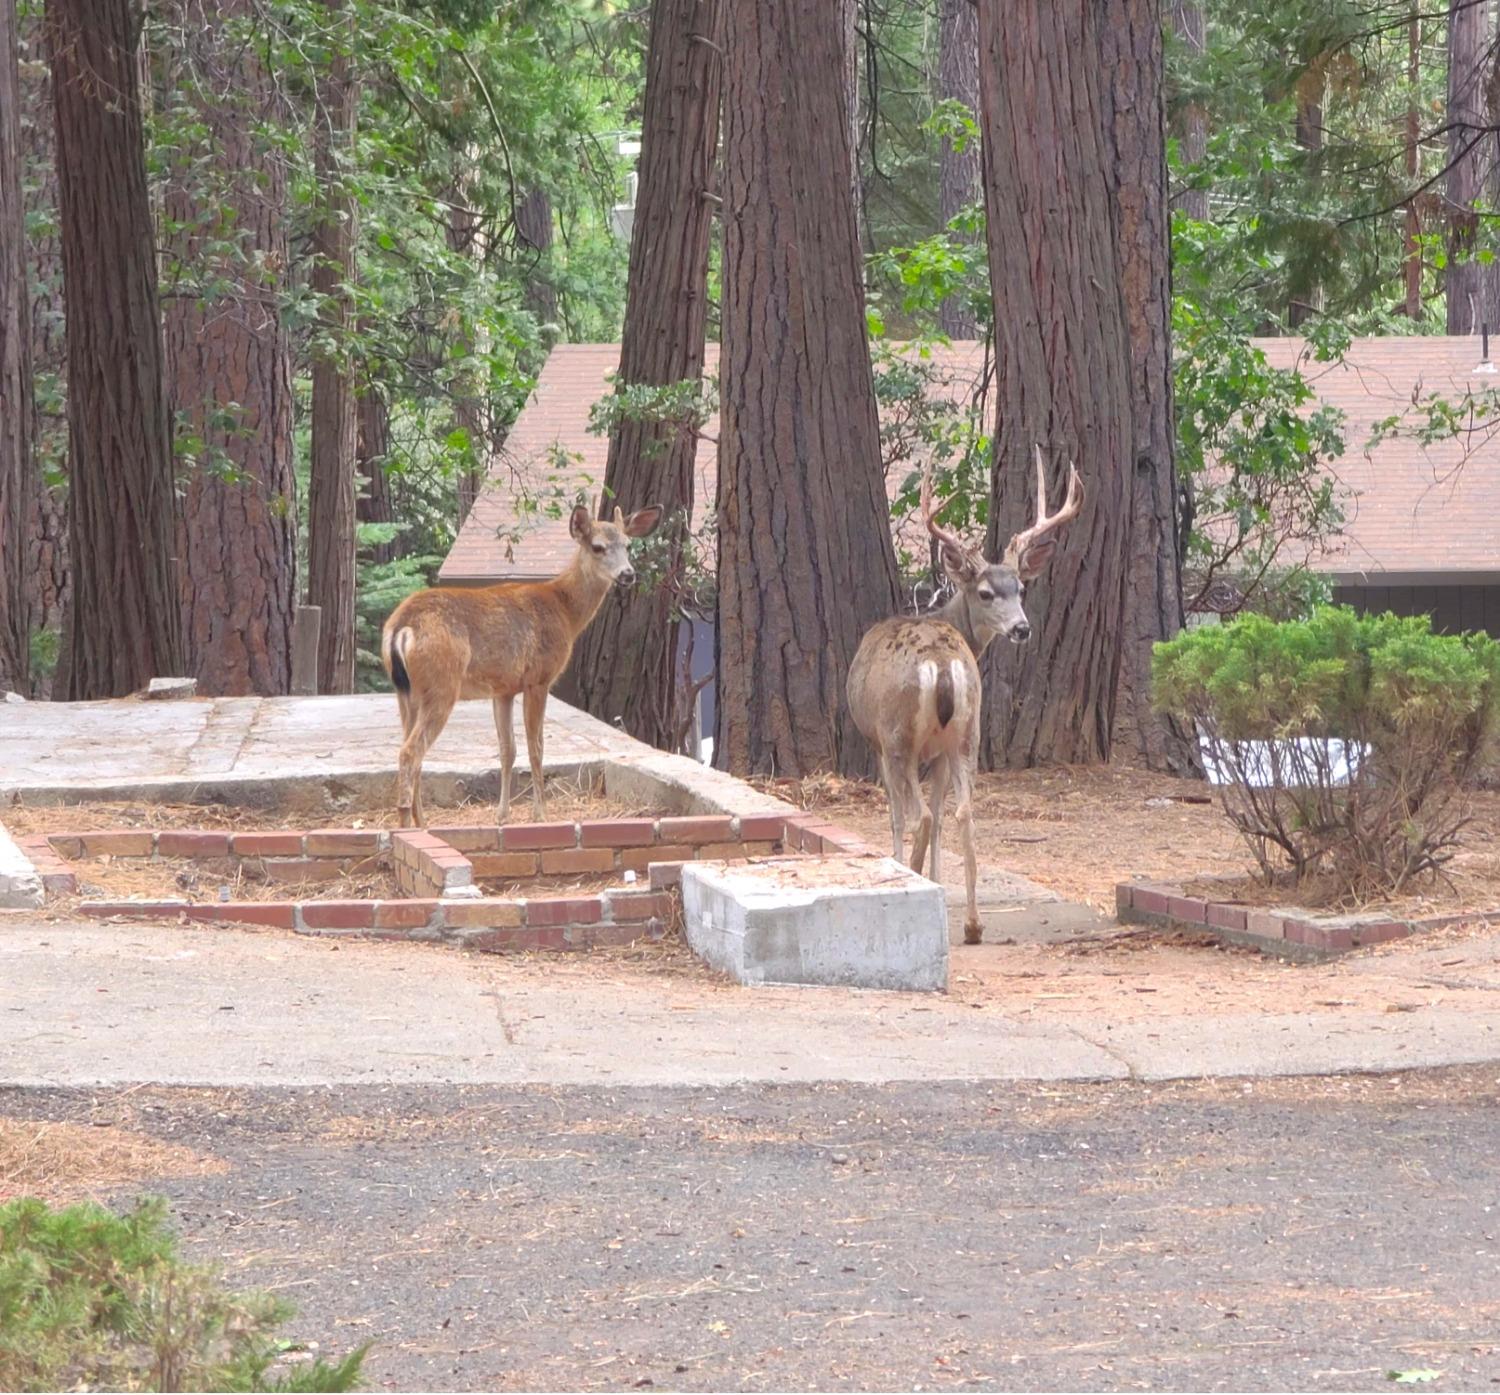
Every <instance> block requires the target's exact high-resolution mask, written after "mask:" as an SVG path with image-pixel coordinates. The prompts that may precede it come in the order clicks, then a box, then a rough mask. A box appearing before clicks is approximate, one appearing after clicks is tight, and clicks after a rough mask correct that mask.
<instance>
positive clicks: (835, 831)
mask: <svg viewBox="0 0 1500 1395" xmlns="http://www.w3.org/2000/svg"><path fill="white" fill-rule="evenodd" d="M822 834H823V851H824V852H828V851H829V845H830V844H831V845H832V848H833V851H835V852H854V851H855V850H856V849H858V848H859V847H860V846H861V845H862V844H863V843H864V841H865V840H864V839H863V838H861V837H860V836H859V834H857V833H851V832H850V831H849V830H848V829H847V828H841V827H839V825H838V824H827V825H825V826H824V828H823V830H822Z"/></svg>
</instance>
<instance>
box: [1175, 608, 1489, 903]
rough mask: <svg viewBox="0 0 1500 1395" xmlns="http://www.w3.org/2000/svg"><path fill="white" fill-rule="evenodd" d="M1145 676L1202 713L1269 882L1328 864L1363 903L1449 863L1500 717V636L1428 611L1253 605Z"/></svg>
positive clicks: (1183, 638) (1229, 799) (1183, 639)
mask: <svg viewBox="0 0 1500 1395" xmlns="http://www.w3.org/2000/svg"><path fill="white" fill-rule="evenodd" d="M1152 674H1153V683H1154V696H1155V701H1156V704H1157V706H1158V707H1159V708H1160V709H1161V710H1162V711H1164V712H1167V713H1170V714H1171V715H1173V716H1175V717H1178V718H1180V719H1183V720H1189V721H1192V722H1194V723H1196V725H1197V728H1198V730H1199V732H1200V733H1201V735H1202V738H1203V742H1204V747H1205V752H1206V754H1207V756H1208V759H1209V761H1210V762H1211V763H1212V765H1213V766H1214V767H1216V769H1217V771H1218V773H1219V778H1220V779H1221V781H1222V782H1223V783H1222V784H1221V786H1220V790H1221V794H1222V797H1223V802H1224V811H1225V813H1226V814H1227V815H1228V816H1229V818H1230V820H1231V821H1232V822H1233V824H1234V825H1235V827H1236V828H1237V829H1238V830H1239V831H1240V833H1241V834H1243V835H1244V837H1245V840H1246V842H1247V843H1248V844H1249V845H1250V848H1251V851H1252V852H1253V853H1254V854H1255V858H1256V861H1257V862H1258V863H1259V865H1260V869H1261V872H1262V873H1263V875H1264V876H1265V878H1266V880H1267V881H1268V882H1270V881H1272V880H1274V878H1275V876H1276V874H1277V873H1278V872H1279V871H1283V870H1286V869H1290V872H1291V874H1292V876H1293V878H1294V879H1295V880H1296V881H1297V882H1298V883H1304V882H1306V881H1307V880H1308V879H1309V878H1311V877H1313V876H1314V875H1315V874H1326V875H1329V876H1331V877H1332V878H1333V880H1334V883H1335V886H1336V888H1337V892H1338V893H1339V894H1340V895H1341V896H1344V897H1351V898H1353V899H1356V900H1362V899H1369V898H1373V897H1377V896H1380V895H1391V894H1396V893H1399V892H1400V891H1401V890H1402V889H1403V888H1404V887H1406V886H1407V884H1408V883H1409V882H1410V881H1411V879H1412V878H1413V877H1415V876H1418V875H1420V874H1423V873H1433V872H1436V871H1438V870H1439V869H1440V868H1441V866H1442V865H1443V863H1444V862H1446V861H1448V860H1449V859H1450V858H1451V857H1452V855H1453V851H1454V849H1455V847H1456V846H1457V844H1458V841H1459V837H1460V835H1461V833H1462V830H1463V828H1464V825H1465V824H1466V823H1467V821H1468V819H1467V811H1466V805H1465V797H1464V796H1465V786H1466V784H1468V782H1469V781H1470V780H1471V779H1472V778H1473V776H1474V774H1475V772H1476V770H1477V768H1478V766H1479V765H1480V763H1481V761H1482V760H1483V758H1484V756H1485V754H1486V750H1487V748H1489V747H1490V746H1491V744H1492V742H1493V740H1494V736H1495V734H1496V730H1497V726H1500V644H1496V642H1495V641H1494V640H1492V639H1490V638H1488V637H1487V636H1485V635H1454V636H1450V635H1435V634H1433V633H1432V626H1431V622H1430V621H1429V619H1428V618H1427V617H1426V616H1416V617H1397V616H1394V615H1365V616H1361V615H1357V614H1355V612H1354V611H1352V610H1349V609H1347V608H1344V607H1338V606H1324V607H1322V608H1320V609H1319V610H1317V611H1315V612H1314V614H1313V615H1312V616H1311V618H1309V619H1307V620H1302V621H1280V622H1278V621H1273V620H1269V619H1266V618H1265V617H1263V616H1258V615H1246V616H1242V617H1241V618H1239V619H1237V620H1235V621H1233V622H1231V623H1230V624H1227V625H1210V626H1204V627H1202V628H1200V629H1196V630H1192V631H1187V632H1185V633H1183V634H1181V635H1178V636H1177V638H1175V639H1173V640H1170V641H1168V642H1167V643H1165V644H1158V645H1157V646H1156V654H1155V661H1154V664H1153V669H1152Z"/></svg>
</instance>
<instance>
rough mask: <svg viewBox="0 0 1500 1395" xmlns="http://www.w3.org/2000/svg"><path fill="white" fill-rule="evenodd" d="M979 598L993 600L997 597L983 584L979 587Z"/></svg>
mask: <svg viewBox="0 0 1500 1395" xmlns="http://www.w3.org/2000/svg"><path fill="white" fill-rule="evenodd" d="M979 599H980V600H982V601H992V600H994V599H995V593H994V592H993V591H991V590H990V588H989V587H988V586H981V587H980V588H979Z"/></svg>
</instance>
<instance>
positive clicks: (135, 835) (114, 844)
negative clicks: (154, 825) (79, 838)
mask: <svg viewBox="0 0 1500 1395" xmlns="http://www.w3.org/2000/svg"><path fill="white" fill-rule="evenodd" d="M155 842H156V835H155V834H154V833H152V832H151V831H150V830H149V829H141V830H138V831H132V832H128V833H127V832H123V831H122V832H117V833H85V834H84V835H83V850H84V852H86V853H87V854H88V855H89V856H90V857H104V856H109V857H150V856H151V849H152V847H153V846H154V845H155Z"/></svg>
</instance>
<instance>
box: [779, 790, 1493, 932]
mask: <svg viewBox="0 0 1500 1395" xmlns="http://www.w3.org/2000/svg"><path fill="white" fill-rule="evenodd" d="M762 787H763V788H765V789H766V790H767V792H768V793H773V794H777V795H779V796H780V797H781V798H783V799H786V800H789V801H790V802H791V803H794V804H797V805H799V806H801V807H803V808H806V809H816V810H817V811H818V812H820V813H824V814H826V815H827V816H828V817H829V818H831V819H834V820H835V821H837V822H839V823H841V824H843V825H845V826H846V827H848V828H851V829H854V830H856V831H858V832H859V833H861V834H862V835H863V836H864V837H866V838H869V839H871V840H872V841H873V842H875V843H877V844H879V845H881V846H886V845H888V844H889V841H890V836H891V835H890V815H889V813H888V811H887V810H888V806H887V803H886V797H885V791H884V790H883V789H882V788H881V787H880V786H879V785H874V784H866V783H863V782H861V781H857V780H840V779H838V778H836V777H828V776H823V777H815V778H810V779H806V780H782V781H771V782H765V783H764V784H763V785H762ZM1473 814H1474V817H1473V822H1472V823H1471V824H1470V825H1469V827H1468V828H1467V829H1466V830H1465V833H1464V845H1463V848H1462V849H1461V851H1460V852H1459V854H1458V856H1457V857H1456V858H1455V859H1454V861H1453V863H1452V864H1451V865H1450V867H1449V869H1448V871H1449V874H1450V877H1451V879H1452V885H1451V886H1450V885H1447V884H1444V883H1441V882H1438V883H1434V884H1432V885H1430V886H1427V887H1423V888H1421V889H1420V890H1419V891H1417V893H1416V894H1414V895H1413V896H1411V897H1408V898H1404V900H1403V903H1402V904H1403V908H1405V909H1407V910H1408V911H1410V912H1415V913H1420V912H1421V911H1423V910H1425V909H1428V908H1431V909H1433V910H1459V909H1480V908H1482V909H1486V910H1487V909H1490V908H1493V907H1500V793H1497V792H1495V791H1491V790H1481V791H1476V792H1475V793H1474V795H1473ZM974 820H975V841H976V844H977V847H978V851H979V857H980V860H981V861H982V862H985V863H988V864H990V865H993V866H996V867H1002V868H1004V869H1005V870H1006V871H1008V872H1015V873H1018V874H1020V875H1021V876H1023V877H1028V878H1030V879H1031V880H1032V881H1034V882H1038V883H1040V884H1041V885H1042V886H1045V887H1048V888H1050V889H1051V890H1053V891H1055V892H1057V893H1058V894H1059V895H1061V896H1064V897H1066V898H1067V899H1069V900H1076V901H1084V902H1087V903H1088V904H1089V905H1091V906H1094V907H1096V908H1097V909H1099V910H1105V911H1109V910H1113V908H1114V904H1115V885H1116V883H1118V882H1122V881H1128V880H1130V879H1131V878H1133V877H1144V878H1148V879H1161V880H1166V881H1179V882H1180V881H1187V880H1190V879H1191V878H1193V877H1201V876H1216V877H1234V876H1242V875H1245V874H1248V873H1250V872H1252V871H1253V870H1254V860H1253V859H1252V857H1251V855H1250V852H1249V850H1248V849H1247V848H1246V846H1245V844H1244V842H1243V841H1242V840H1241V839H1240V837H1239V835H1238V834H1237V833H1236V832H1235V831H1234V829H1233V828H1232V827H1231V826H1230V824H1229V821H1228V820H1227V819H1226V818H1225V817H1224V815H1223V813H1222V812H1221V810H1220V808H1219V805H1218V803H1217V798H1216V796H1215V795H1214V794H1213V792H1212V790H1211V787H1210V786H1208V785H1205V784H1202V783H1200V782H1198V781H1194V780H1177V779H1173V778H1172V777H1171V776H1163V775H1153V774H1151V773H1149V772H1147V771H1140V770H1132V769H1127V768H1123V767H1118V766H1105V767H1094V766H1051V767H1047V768H1045V769H1039V770H1017V771H1005V772H1001V773H994V774H981V775H980V776H979V780H978V784H977V787H976V789H975V798H974ZM944 848H945V852H946V851H947V850H954V851H956V849H957V840H956V835H955V833H954V830H953V826H952V820H951V818H950V819H949V820H947V821H945V824H944ZM1282 899H1285V898H1282Z"/></svg>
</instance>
